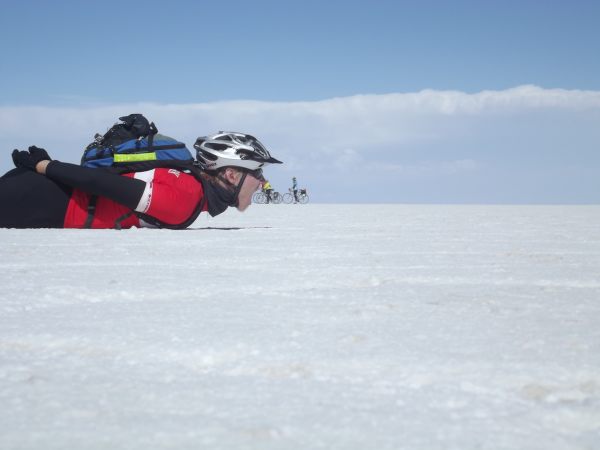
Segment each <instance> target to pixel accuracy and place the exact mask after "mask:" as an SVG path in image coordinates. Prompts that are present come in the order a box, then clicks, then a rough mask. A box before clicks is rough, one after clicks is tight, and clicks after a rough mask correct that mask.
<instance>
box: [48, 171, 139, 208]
mask: <svg viewBox="0 0 600 450" xmlns="http://www.w3.org/2000/svg"><path fill="white" fill-rule="evenodd" d="M46 176H47V177H48V178H51V179H53V180H55V181H58V182H60V183H63V184H66V185H67V186H71V187H73V188H77V189H81V190H82V191H84V192H87V193H88V194H93V195H98V196H100V197H106V198H109V199H111V200H114V201H115V202H117V203H120V204H121V205H123V206H126V207H127V208H130V209H135V208H136V207H137V205H138V204H139V202H140V199H141V198H142V194H143V193H144V189H145V188H146V183H145V182H143V181H142V180H138V179H135V178H130V177H123V176H121V175H117V174H115V173H111V172H108V171H106V170H103V169H90V168H88V167H81V166H78V165H75V164H69V163H63V162H60V161H51V162H50V164H48V166H47V167H46Z"/></svg>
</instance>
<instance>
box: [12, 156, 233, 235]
mask: <svg viewBox="0 0 600 450" xmlns="http://www.w3.org/2000/svg"><path fill="white" fill-rule="evenodd" d="M92 196H97V201H96V205H95V211H94V214H93V220H92V221H91V228H115V224H116V223H117V222H118V223H120V228H130V227H143V226H152V225H150V224H148V223H147V222H146V221H144V220H143V218H142V219H140V218H139V217H138V216H137V215H135V214H129V213H131V212H133V211H135V212H137V213H142V214H144V215H146V216H149V217H150V218H154V219H158V220H159V221H161V222H163V223H165V224H173V225H176V224H180V223H182V222H185V221H186V220H187V219H188V218H190V217H191V216H192V215H193V214H194V213H195V211H196V210H197V208H198V207H199V206H200V207H201V208H202V211H208V212H209V213H210V214H211V215H213V216H214V215H217V214H219V213H221V212H223V211H224V210H225V209H226V208H227V207H228V206H231V205H233V204H234V201H233V199H232V198H231V195H230V193H229V192H227V191H225V190H223V189H221V188H220V187H218V186H214V185H212V184H211V183H209V182H204V181H202V182H201V181H199V180H198V179H197V178H196V177H194V176H193V175H191V174H188V173H184V172H181V171H178V170H175V169H168V168H157V169H153V170H149V171H146V172H136V173H129V174H124V175H117V174H114V173H111V172H108V171H105V170H99V169H89V168H85V167H81V166H77V165H74V164H68V163H61V162H58V161H52V162H50V164H48V166H47V168H46V175H45V176H44V175H39V174H37V173H35V172H32V171H30V170H27V169H14V170H12V171H10V172H8V173H7V174H5V175H4V176H3V177H1V178H0V227H4V228H9V227H11V228H12V227H14V228H84V227H85V226H86V221H87V220H88V214H89V211H88V206H89V203H90V199H91V198H92Z"/></svg>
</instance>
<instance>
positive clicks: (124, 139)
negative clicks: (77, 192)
mask: <svg viewBox="0 0 600 450" xmlns="http://www.w3.org/2000/svg"><path fill="white" fill-rule="evenodd" d="M119 120H120V121H121V123H117V124H115V125H113V126H112V127H111V128H110V129H109V130H108V131H107V132H106V133H105V134H104V135H100V134H96V136H95V138H94V142H92V143H91V144H89V145H88V146H87V147H86V149H85V151H84V152H83V157H82V158H81V165H82V166H84V167H91V168H107V169H110V170H111V171H114V172H117V173H124V172H141V171H144V170H150V169H153V168H156V167H171V168H178V169H182V170H183V169H186V168H191V167H193V166H194V164H193V163H194V157H193V156H192V153H191V152H190V151H189V150H188V148H187V147H186V146H185V144H184V143H183V142H179V141H177V140H175V139H173V138H170V137H168V136H163V135H161V134H158V129H157V128H156V126H155V125H154V123H150V122H148V120H147V119H146V118H145V117H144V116H143V115H141V114H130V115H128V116H124V117H120V118H119Z"/></svg>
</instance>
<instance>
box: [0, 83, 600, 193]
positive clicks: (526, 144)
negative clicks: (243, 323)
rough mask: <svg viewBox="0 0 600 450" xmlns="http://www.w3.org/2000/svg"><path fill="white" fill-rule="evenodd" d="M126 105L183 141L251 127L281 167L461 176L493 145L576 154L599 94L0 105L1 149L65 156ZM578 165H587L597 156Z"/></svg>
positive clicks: (507, 151) (527, 90) (598, 106)
mask: <svg viewBox="0 0 600 450" xmlns="http://www.w3.org/2000/svg"><path fill="white" fill-rule="evenodd" d="M133 112H140V113H143V114H145V115H146V116H147V117H148V118H149V119H150V120H152V121H154V122H155V123H156V124H157V126H158V128H159V130H160V131H161V132H162V133H164V134H167V135H170V136H173V137H175V138H177V139H180V140H183V141H184V142H186V143H187V144H188V145H189V146H190V148H191V145H192V144H193V142H194V141H195V139H196V137H197V136H199V135H204V134H208V133H211V132H214V131H218V130H223V129H230V130H239V131H246V132H250V133H253V134H255V135H256V136H257V137H259V138H260V139H261V140H262V141H263V142H264V143H265V144H266V145H267V146H268V147H269V148H271V149H272V150H273V153H274V154H275V155H276V156H277V157H278V158H281V159H282V160H284V161H285V162H286V165H285V166H284V167H283V168H282V169H280V173H283V174H288V173H291V172H294V173H295V174H300V173H304V174H305V175H304V176H305V177H310V172H311V171H317V172H320V174H321V179H323V176H322V175H323V173H324V172H329V173H331V174H332V175H335V174H337V175H339V176H343V175H345V174H352V173H353V172H354V171H357V170H363V171H364V170H365V169H366V170H368V171H370V172H373V173H377V172H379V171H382V170H383V171H386V172H388V173H393V174H395V175H397V176H408V175H409V174H410V176H416V177H418V176H431V174H441V175H444V176H452V175H461V176H462V175H463V174H465V173H475V172H477V171H479V170H481V169H482V168H488V169H489V168H493V163H489V162H486V159H490V155H493V154H494V153H495V154H496V155H499V154H500V153H501V154H502V156H503V157H505V159H504V160H503V164H505V165H507V166H510V165H511V164H514V166H515V168H518V167H519V165H521V166H522V164H523V163H522V161H519V157H517V156H516V155H523V154H529V153H531V152H535V151H541V150H543V151H544V152H548V153H550V154H551V153H553V152H554V153H557V152H560V151H561V150H560V148H558V142H563V141H569V140H570V141H573V144H574V145H575V144H576V146H577V148H576V149H575V151H576V152H577V151H581V150H582V149H589V148H591V147H592V146H593V145H596V148H597V144H598V141H597V138H598V136H599V132H598V131H594V130H593V129H592V127H591V126H590V124H591V123H593V121H594V120H596V119H598V120H600V92H599V91H579V90H565V89H543V88H540V87H537V86H519V87H515V88H512V89H507V90H503V91H482V92H478V93H473V94H469V93H465V92H459V91H434V90H424V91H421V92H416V93H392V94H387V95H357V96H352V97H344V98H333V99H328V100H322V101H315V102H264V101H226V102H214V103H202V104H154V103H137V104H120V105H99V106H98V105H90V106H80V107H48V106H2V107H0V144H1V145H2V146H3V148H5V149H6V151H9V150H11V149H12V148H15V147H19V148H24V147H26V146H28V145H31V144H36V145H41V146H46V147H47V148H48V149H49V150H50V152H51V154H52V155H54V156H55V157H56V158H59V159H63V160H67V161H73V162H75V161H77V160H78V159H79V156H80V154H81V151H82V149H83V148H84V147H85V145H87V144H88V143H89V142H90V141H91V140H92V138H93V136H94V134H95V133H96V132H101V133H103V132H104V131H106V130H107V129H108V127H109V126H110V125H111V124H113V123H114V122H115V121H116V120H117V118H118V117H119V116H122V115H126V114H129V113H133ZM525 124H527V126H525ZM596 125H597V122H596ZM595 128H600V127H598V126H596V127H595ZM594 140H596V141H595V142H594ZM575 141H576V142H575ZM532 142H536V143H538V144H537V146H538V147H540V146H542V145H544V148H543V149H541V148H538V147H532V145H531V143H532ZM503 145H504V147H502V146H503ZM587 154H589V152H588V153H587ZM492 159H493V158H492ZM9 163H10V158H9V157H8V156H6V157H4V158H2V160H1V161H0V168H3V169H8V167H9ZM586 164H587V165H589V164H591V165H592V166H594V165H597V164H598V157H597V156H596V157H595V159H593V161H588V162H587V163H586ZM286 176H287V175H286ZM373 176H375V175H373ZM322 182H325V181H322ZM365 182H368V181H365Z"/></svg>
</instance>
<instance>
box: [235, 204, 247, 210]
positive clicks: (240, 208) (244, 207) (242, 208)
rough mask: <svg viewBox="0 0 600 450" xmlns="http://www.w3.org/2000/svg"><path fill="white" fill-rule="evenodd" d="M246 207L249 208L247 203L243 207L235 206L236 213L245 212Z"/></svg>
mask: <svg viewBox="0 0 600 450" xmlns="http://www.w3.org/2000/svg"><path fill="white" fill-rule="evenodd" d="M248 206H250V203H247V204H245V205H237V206H236V208H237V210H238V211H246V209H248Z"/></svg>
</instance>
